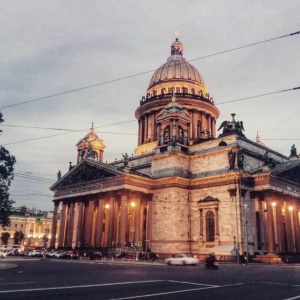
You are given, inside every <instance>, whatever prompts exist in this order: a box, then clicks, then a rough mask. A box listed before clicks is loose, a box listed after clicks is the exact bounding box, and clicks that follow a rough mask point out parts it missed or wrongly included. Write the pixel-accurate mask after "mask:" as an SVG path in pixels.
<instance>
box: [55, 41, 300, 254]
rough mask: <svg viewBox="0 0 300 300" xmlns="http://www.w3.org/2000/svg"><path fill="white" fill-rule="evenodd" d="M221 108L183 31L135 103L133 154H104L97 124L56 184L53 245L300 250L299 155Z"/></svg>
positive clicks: (192, 250)
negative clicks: (190, 56)
mask: <svg viewBox="0 0 300 300" xmlns="http://www.w3.org/2000/svg"><path fill="white" fill-rule="evenodd" d="M219 114H220V113H219V109H218V108H217V107H216V106H215V104H214V100H213V98H212V97H211V95H210V93H209V91H208V90H207V88H206V86H205V83H204V80H203V78H202V76H201V74H200V73H199V72H198V70H197V69H196V68H195V67H194V66H192V65H191V64H190V63H188V62H187V61H186V59H185V58H184V55H183V45H182V43H181V42H180V41H179V39H178V38H176V40H175V41H174V42H173V43H172V44H171V48H170V56H169V57H168V58H167V61H166V63H164V64H163V65H162V66H161V67H159V68H158V69H157V70H156V71H155V72H154V74H153V75H152V78H151V79H150V83H149V86H148V89H147V92H146V95H145V96H144V97H142V99H141V100H140V102H139V107H138V108H137V109H136V111H135V117H136V119H137V121H138V141H137V144H138V146H137V148H136V149H135V152H134V155H133V156H131V157H129V156H128V155H127V154H126V153H125V154H123V159H122V160H117V161H114V162H110V163H104V162H103V155H104V149H105V145H104V142H103V141H102V140H101V139H100V138H99V137H98V136H97V134H96V133H95V132H94V128H93V126H92V128H91V130H90V132H89V133H88V134H86V136H85V137H84V138H83V139H81V140H79V141H78V143H77V144H76V147H77V164H76V165H75V166H71V165H70V168H69V172H67V173H66V174H65V175H64V176H61V175H60V174H58V180H57V182H56V183H55V184H54V185H53V186H51V188H50V189H51V191H53V193H54V199H53V202H54V217H53V225H52V232H51V243H50V246H51V247H53V248H69V249H70V248H73V249H75V248H76V249H77V248H80V249H90V248H91V247H93V248H95V249H96V248H97V249H100V248H107V247H108V248H115V247H118V248H124V249H125V248H126V249H130V248H133V249H137V248H138V249H140V250H141V251H147V249H151V251H153V252H156V253H159V254H163V255H170V254H176V253H192V254H194V255H201V254H207V253H210V252H217V253H222V254H224V255H235V253H236V251H238V253H240V254H243V253H247V254H248V255H251V256H254V255H258V254H260V255H264V254H278V255H280V254H288V253H300V158H299V156H298V155H297V150H296V148H295V146H294V145H293V146H292V148H291V153H290V156H289V157H286V156H285V155H283V154H281V153H278V152H276V151H274V150H272V149H270V148H268V147H266V146H265V145H264V144H263V143H262V142H261V141H260V140H259V137H258V136H257V139H256V141H255V142H254V141H251V140H249V139H248V138H247V137H246V135H245V130H244V126H243V122H242V121H237V120H236V119H237V118H236V116H235V114H234V113H232V115H231V116H229V120H227V121H224V122H222V123H221V125H220V126H219V128H218V129H217V128H216V120H217V119H218V117H219Z"/></svg>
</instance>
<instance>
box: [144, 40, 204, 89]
mask: <svg viewBox="0 0 300 300" xmlns="http://www.w3.org/2000/svg"><path fill="white" fill-rule="evenodd" d="M168 82H172V84H173V85H174V87H175V85H176V83H178V84H180V85H181V86H184V85H187V86H188V87H190V89H192V88H194V91H195V92H197V91H198V90H203V92H206V88H205V84H204V80H203V78H202V76H201V74H200V73H199V72H198V70H197V69H196V68H195V67H194V66H192V65H191V64H190V63H188V62H187V61H186V59H185V58H184V57H183V45H182V43H181V42H180V41H179V40H178V38H176V40H175V42H173V43H172V45H171V56H170V57H169V58H168V59H167V62H166V63H165V64H163V65H162V66H161V67H159V68H158V69H157V70H156V71H155V72H154V74H153V75H152V78H151V80H150V83H149V86H148V93H149V92H150V93H151V92H152V91H153V89H154V87H155V86H156V85H158V87H155V88H157V89H158V90H160V87H161V88H166V86H165V83H168ZM181 82H182V83H181ZM193 85H196V86H194V87H192V86H193ZM159 86H160V87H159ZM166 92H169V91H166ZM151 94H152V93H151ZM158 94H159V93H158Z"/></svg>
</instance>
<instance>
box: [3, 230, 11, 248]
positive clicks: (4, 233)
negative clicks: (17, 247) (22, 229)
mask: <svg viewBox="0 0 300 300" xmlns="http://www.w3.org/2000/svg"><path fill="white" fill-rule="evenodd" d="M9 238H10V233H9V232H2V234H1V242H2V244H3V245H7V243H8V240H9Z"/></svg>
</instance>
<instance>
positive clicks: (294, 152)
mask: <svg viewBox="0 0 300 300" xmlns="http://www.w3.org/2000/svg"><path fill="white" fill-rule="evenodd" d="M291 156H297V148H296V147H295V144H294V145H293V146H292V148H291Z"/></svg>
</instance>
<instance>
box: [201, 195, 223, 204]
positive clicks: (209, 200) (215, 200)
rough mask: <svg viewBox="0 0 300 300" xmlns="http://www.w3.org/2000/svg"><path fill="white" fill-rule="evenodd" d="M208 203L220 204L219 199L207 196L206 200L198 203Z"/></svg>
mask: <svg viewBox="0 0 300 300" xmlns="http://www.w3.org/2000/svg"><path fill="white" fill-rule="evenodd" d="M207 202H220V200H219V199H218V198H213V197H212V196H207V197H205V198H204V199H200V200H199V201H198V202H197V203H207Z"/></svg>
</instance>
